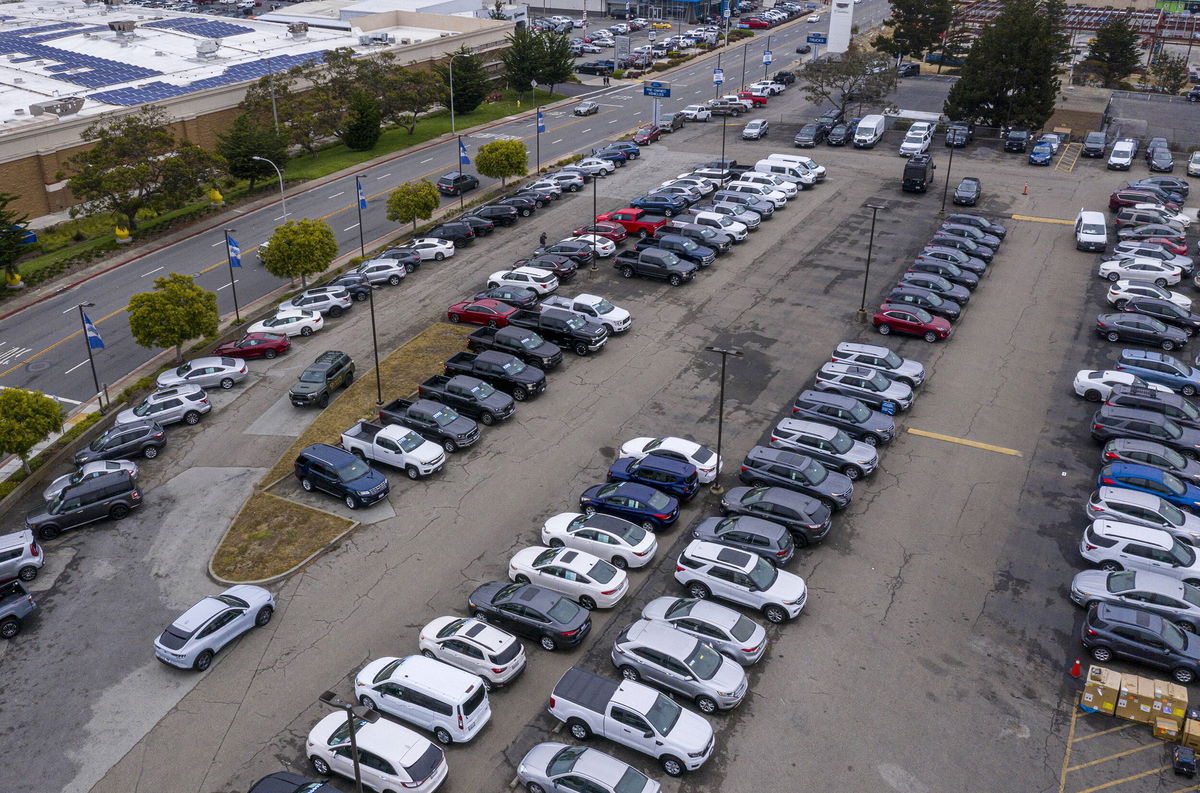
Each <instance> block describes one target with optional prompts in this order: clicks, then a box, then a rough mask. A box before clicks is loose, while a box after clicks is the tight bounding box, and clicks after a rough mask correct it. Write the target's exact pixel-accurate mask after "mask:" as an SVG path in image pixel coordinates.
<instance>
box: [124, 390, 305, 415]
mask: <svg viewBox="0 0 1200 793" xmlns="http://www.w3.org/2000/svg"><path fill="white" fill-rule="evenodd" d="M324 389H325V384H324V383H301V382H297V383H296V384H294V385H293V386H292V387H291V389H290V390H289V393H292V394H316V393H318V392H320V391H323V390H324ZM119 422H120V419H119V418H118V423H119Z"/></svg>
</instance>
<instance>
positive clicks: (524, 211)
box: [521, 207, 533, 218]
mask: <svg viewBox="0 0 1200 793" xmlns="http://www.w3.org/2000/svg"><path fill="white" fill-rule="evenodd" d="M531 212H533V210H532V209H530V208H529V207H522V208H521V217H523V218H527V217H529V215H530V213H531Z"/></svg>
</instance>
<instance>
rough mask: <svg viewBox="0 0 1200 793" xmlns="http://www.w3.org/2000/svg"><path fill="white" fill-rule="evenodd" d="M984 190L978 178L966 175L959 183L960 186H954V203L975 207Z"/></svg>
mask: <svg viewBox="0 0 1200 793" xmlns="http://www.w3.org/2000/svg"><path fill="white" fill-rule="evenodd" d="M982 192H983V188H982V186H981V185H980V184H979V180H978V179H976V178H975V177H974V176H964V177H963V178H962V181H961V182H959V183H958V187H956V188H954V203H955V204H958V205H959V206H966V207H973V206H975V205H976V204H977V203H979V196H980V194H981V193H982Z"/></svg>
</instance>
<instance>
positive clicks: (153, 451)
mask: <svg viewBox="0 0 1200 793" xmlns="http://www.w3.org/2000/svg"><path fill="white" fill-rule="evenodd" d="M1184 393H1187V392H1186V391H1185V392H1184ZM142 456H143V457H145V458H146V459H147V460H153V459H154V458H155V457H157V456H158V447H157V446H147V447H146V448H144V449H142Z"/></svg>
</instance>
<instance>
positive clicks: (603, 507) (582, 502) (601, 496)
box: [579, 482, 679, 531]
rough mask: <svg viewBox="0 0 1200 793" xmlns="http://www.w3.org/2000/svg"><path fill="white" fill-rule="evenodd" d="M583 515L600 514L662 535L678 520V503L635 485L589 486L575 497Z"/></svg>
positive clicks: (625, 483) (613, 483)
mask: <svg viewBox="0 0 1200 793" xmlns="http://www.w3.org/2000/svg"><path fill="white" fill-rule="evenodd" d="M579 507H580V508H581V509H582V510H583V511H584V514H587V515H594V514H595V513H597V512H602V513H604V514H606V515H616V516H617V517H618V518H625V520H628V521H632V522H633V523H637V524H639V525H640V526H641V527H642V528H643V529H645V530H646V531H662V530H663V529H665V528H667V527H668V526H670V525H671V524H672V523H674V522H675V520H676V519H677V518H678V517H679V500H678V499H675V498H671V497H670V496H668V495H667V494H665V493H660V492H659V491H657V490H655V489H654V488H652V487H646V486H645V485H639V484H637V483H635V482H610V483H609V484H606V485H593V486H591V487H589V488H588V489H587V490H585V491H583V495H581V496H580V497H579Z"/></svg>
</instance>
